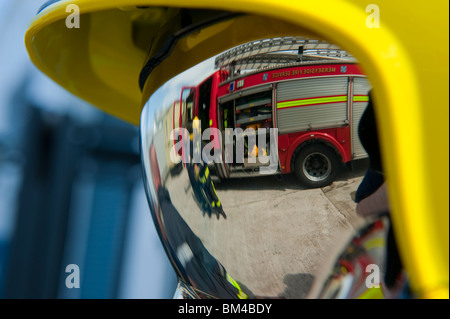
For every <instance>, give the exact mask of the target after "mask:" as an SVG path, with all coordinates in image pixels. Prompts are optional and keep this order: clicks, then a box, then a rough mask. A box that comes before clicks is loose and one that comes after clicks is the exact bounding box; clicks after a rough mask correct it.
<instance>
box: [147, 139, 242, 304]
mask: <svg viewBox="0 0 450 319" xmlns="http://www.w3.org/2000/svg"><path fill="white" fill-rule="evenodd" d="M149 153H150V167H151V172H152V178H153V183H154V185H155V192H156V196H157V199H158V203H155V202H153V203H152V204H153V208H154V210H153V211H154V214H155V215H154V217H156V220H157V223H158V225H159V226H160V227H159V229H160V231H161V233H160V235H161V239H162V240H163V241H165V242H166V244H167V245H166V246H167V247H168V250H169V251H168V253H169V255H170V256H171V257H176V259H175V260H173V259H172V261H173V262H174V263H175V267H176V269H177V270H178V271H179V273H180V275H181V277H182V279H183V280H184V281H185V282H187V283H188V284H189V285H191V286H192V287H194V288H196V289H197V291H196V293H197V294H201V295H202V297H203V298H223V299H247V294H246V293H244V291H243V290H242V289H241V287H240V285H239V283H238V282H237V281H236V280H234V279H233V278H232V277H231V276H230V274H229V273H228V272H227V271H226V269H225V267H224V266H223V265H222V264H221V263H220V262H219V261H218V260H217V259H216V258H215V257H214V256H213V255H211V254H210V253H209V251H208V250H207V249H206V247H205V246H204V245H203V243H202V241H201V240H200V238H198V237H197V235H195V234H194V232H193V231H192V230H191V228H190V227H189V225H188V224H187V223H186V221H185V220H184V219H183V217H182V216H181V215H180V213H179V212H178V210H177V209H176V207H175V206H174V205H173V203H172V200H171V198H170V195H169V192H168V190H167V189H166V187H165V186H164V185H163V184H162V182H161V175H160V171H159V165H158V160H157V157H156V150H155V147H154V146H153V145H152V146H150V150H149Z"/></svg>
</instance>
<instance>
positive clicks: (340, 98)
mask: <svg viewBox="0 0 450 319" xmlns="http://www.w3.org/2000/svg"><path fill="white" fill-rule="evenodd" d="M334 102H347V95H340V96H329V97H317V98H313V99H301V100H295V101H286V102H278V103H277V108H278V109H282V108H285V107H292V106H304V105H312V104H324V103H334Z"/></svg>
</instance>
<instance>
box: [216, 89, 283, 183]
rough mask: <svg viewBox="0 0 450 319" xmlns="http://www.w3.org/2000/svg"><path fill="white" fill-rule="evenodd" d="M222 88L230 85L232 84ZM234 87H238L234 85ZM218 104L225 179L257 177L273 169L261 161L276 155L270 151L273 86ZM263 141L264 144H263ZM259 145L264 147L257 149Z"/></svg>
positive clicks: (225, 98) (230, 96) (243, 92)
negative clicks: (265, 168) (269, 168)
mask: <svg viewBox="0 0 450 319" xmlns="http://www.w3.org/2000/svg"><path fill="white" fill-rule="evenodd" d="M223 85H230V82H226V83H225V84H223ZM231 85H232V86H233V85H235V83H234V82H231ZM218 104H219V112H218V113H219V123H218V124H219V126H218V128H219V129H220V131H221V132H222V144H223V152H224V154H223V156H224V165H223V166H222V167H223V171H222V172H223V175H224V176H226V177H245V176H252V175H258V174H259V173H260V167H263V166H268V165H270V161H267V160H265V161H261V158H262V156H266V159H267V158H268V157H269V156H270V152H271V151H275V152H276V151H277V150H270V128H272V127H273V85H272V84H267V85H260V86H258V87H255V88H249V89H243V90H240V91H237V92H234V93H230V94H227V95H225V96H223V97H219V99H218ZM240 130H242V131H241V132H242V133H243V134H242V135H241V136H239V134H238V131H240ZM235 133H236V134H235ZM263 133H264V134H263ZM240 137H241V138H240ZM261 138H264V139H265V140H264V141H260V140H259V139H261ZM227 141H233V143H232V147H230V145H225V144H226V142H227ZM258 145H261V147H260V148H258ZM273 173H277V171H274V172H273Z"/></svg>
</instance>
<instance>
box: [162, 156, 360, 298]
mask: <svg viewBox="0 0 450 319" xmlns="http://www.w3.org/2000/svg"><path fill="white" fill-rule="evenodd" d="M365 168H366V162H364V161H360V162H358V163H356V165H355V168H354V170H353V171H350V170H345V169H344V170H343V171H342V172H341V173H340V174H339V175H338V179H337V180H336V181H335V182H334V183H333V184H332V185H330V186H327V187H324V188H322V189H305V188H304V187H302V186H301V185H299V183H298V182H297V180H296V179H295V177H294V176H293V175H284V176H283V177H282V178H281V179H279V178H276V177H274V176H264V177H255V178H245V179H244V178H242V179H231V180H226V181H222V182H216V184H215V186H216V190H217V193H218V195H219V198H220V200H221V202H222V203H223V207H224V210H225V212H226V214H227V219H223V218H220V219H216V218H215V217H212V218H210V217H208V216H207V215H205V216H203V214H201V212H200V210H199V209H198V206H197V204H196V203H195V201H193V200H192V189H191V187H190V184H189V179H188V178H187V174H186V173H185V172H183V173H182V174H180V175H178V176H176V177H174V178H171V179H169V180H168V182H167V187H168V189H169V190H170V193H171V197H172V201H173V203H174V205H175V207H177V208H178V210H179V211H180V214H181V215H182V216H183V218H184V219H185V220H186V222H187V223H188V224H189V226H190V227H191V229H192V230H193V231H194V232H195V233H196V234H197V236H199V237H200V238H201V239H202V241H203V242H204V244H205V246H206V248H207V249H208V250H209V251H210V252H211V254H212V255H214V256H215V257H216V258H217V259H218V260H219V261H220V262H221V263H222V264H223V265H224V266H225V268H226V269H227V271H228V272H229V273H230V274H231V275H232V276H233V277H234V278H235V279H236V280H237V281H238V282H239V283H241V285H242V286H243V287H245V290H246V291H247V292H248V294H250V295H252V294H254V295H257V296H267V297H287V298H304V297H305V296H306V294H307V292H308V291H309V289H310V287H311V284H312V282H313V280H314V278H315V275H316V273H317V271H318V269H319V268H320V267H321V266H322V265H323V261H324V260H325V259H326V258H327V257H328V258H329V256H330V254H331V252H332V251H333V248H335V247H336V243H337V242H339V241H340V240H342V236H343V235H344V234H345V236H347V235H348V233H349V232H352V230H353V229H354V227H355V226H356V225H358V223H359V222H361V220H360V219H359V218H358V217H357V216H356V215H355V203H354V202H353V200H352V193H353V192H354V191H355V190H356V188H357V186H358V185H359V183H360V182H361V179H362V176H363V174H364V172H365ZM181 186H182V187H181Z"/></svg>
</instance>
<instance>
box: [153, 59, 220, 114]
mask: <svg viewBox="0 0 450 319" xmlns="http://www.w3.org/2000/svg"><path fill="white" fill-rule="evenodd" d="M214 59H215V57H212V58H210V59H208V60H206V61H204V62H202V63H200V64H198V65H196V66H194V67H192V68H190V69H188V70H186V71H185V72H183V73H181V74H179V75H177V76H176V77H174V78H172V79H171V80H170V81H168V82H166V83H165V84H163V85H162V86H161V87H160V88H159V89H158V90H156V92H155V93H154V94H153V96H152V98H151V105H150V107H151V108H156V110H157V114H164V113H165V111H166V110H167V108H169V107H171V106H172V105H173V102H175V101H178V100H179V99H180V97H181V89H182V87H183V86H196V85H198V84H199V83H201V82H202V81H203V80H205V79H206V78H207V77H209V76H210V75H211V74H212V73H213V72H214V71H215V70H214ZM199 74H201V76H200V75H199Z"/></svg>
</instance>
